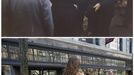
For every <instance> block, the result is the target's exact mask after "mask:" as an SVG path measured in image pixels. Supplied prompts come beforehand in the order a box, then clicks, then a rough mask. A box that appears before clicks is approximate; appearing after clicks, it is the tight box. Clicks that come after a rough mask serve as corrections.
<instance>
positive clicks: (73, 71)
mask: <svg viewBox="0 0 134 75" xmlns="http://www.w3.org/2000/svg"><path fill="white" fill-rule="evenodd" d="M63 75H84V72H83V71H82V69H81V68H80V59H79V58H78V57H76V56H73V57H71V58H70V59H69V61H68V64H67V65H66V68H65V70H64V73H63Z"/></svg>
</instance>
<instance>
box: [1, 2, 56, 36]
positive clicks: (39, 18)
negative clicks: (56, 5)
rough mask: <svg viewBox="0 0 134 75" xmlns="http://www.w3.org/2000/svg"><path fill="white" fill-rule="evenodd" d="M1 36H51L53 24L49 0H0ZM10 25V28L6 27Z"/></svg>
mask: <svg viewBox="0 0 134 75" xmlns="http://www.w3.org/2000/svg"><path fill="white" fill-rule="evenodd" d="M2 3H3V4H2V5H3V8H2V10H3V11H2V12H3V13H2V17H3V23H2V26H3V27H5V28H3V29H4V30H3V33H5V32H6V31H7V30H8V29H9V30H8V31H9V32H10V33H8V34H3V36H51V35H52V34H53V30H54V25H53V20H52V13H51V6H50V1H49V0H6V1H5V0H2ZM8 27H10V28H8Z"/></svg>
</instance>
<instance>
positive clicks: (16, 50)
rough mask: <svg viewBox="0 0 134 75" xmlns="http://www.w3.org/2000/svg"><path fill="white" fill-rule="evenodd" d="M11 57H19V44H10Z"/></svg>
mask: <svg viewBox="0 0 134 75" xmlns="http://www.w3.org/2000/svg"><path fill="white" fill-rule="evenodd" d="M9 52H10V58H11V59H12V60H18V59H19V47H17V46H9Z"/></svg>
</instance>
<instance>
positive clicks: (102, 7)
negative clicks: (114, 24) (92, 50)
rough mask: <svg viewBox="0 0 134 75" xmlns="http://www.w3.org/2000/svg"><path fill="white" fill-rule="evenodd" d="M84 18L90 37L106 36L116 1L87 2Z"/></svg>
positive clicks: (96, 0)
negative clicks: (86, 18) (86, 21)
mask: <svg viewBox="0 0 134 75" xmlns="http://www.w3.org/2000/svg"><path fill="white" fill-rule="evenodd" d="M87 3H88V4H87V5H88V8H87V10H86V16H87V17H88V32H89V35H90V36H108V35H109V25H110V22H111V19H112V17H113V14H114V6H115V3H116V0H88V2H87Z"/></svg>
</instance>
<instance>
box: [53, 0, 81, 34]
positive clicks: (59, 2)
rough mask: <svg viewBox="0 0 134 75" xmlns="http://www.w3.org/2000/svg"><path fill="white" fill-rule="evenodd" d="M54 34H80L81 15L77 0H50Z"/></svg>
mask: <svg viewBox="0 0 134 75" xmlns="http://www.w3.org/2000/svg"><path fill="white" fill-rule="evenodd" d="M52 11H53V17H54V25H55V32H54V34H55V36H81V35H82V21H83V20H82V15H81V13H80V11H79V0H52Z"/></svg>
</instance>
